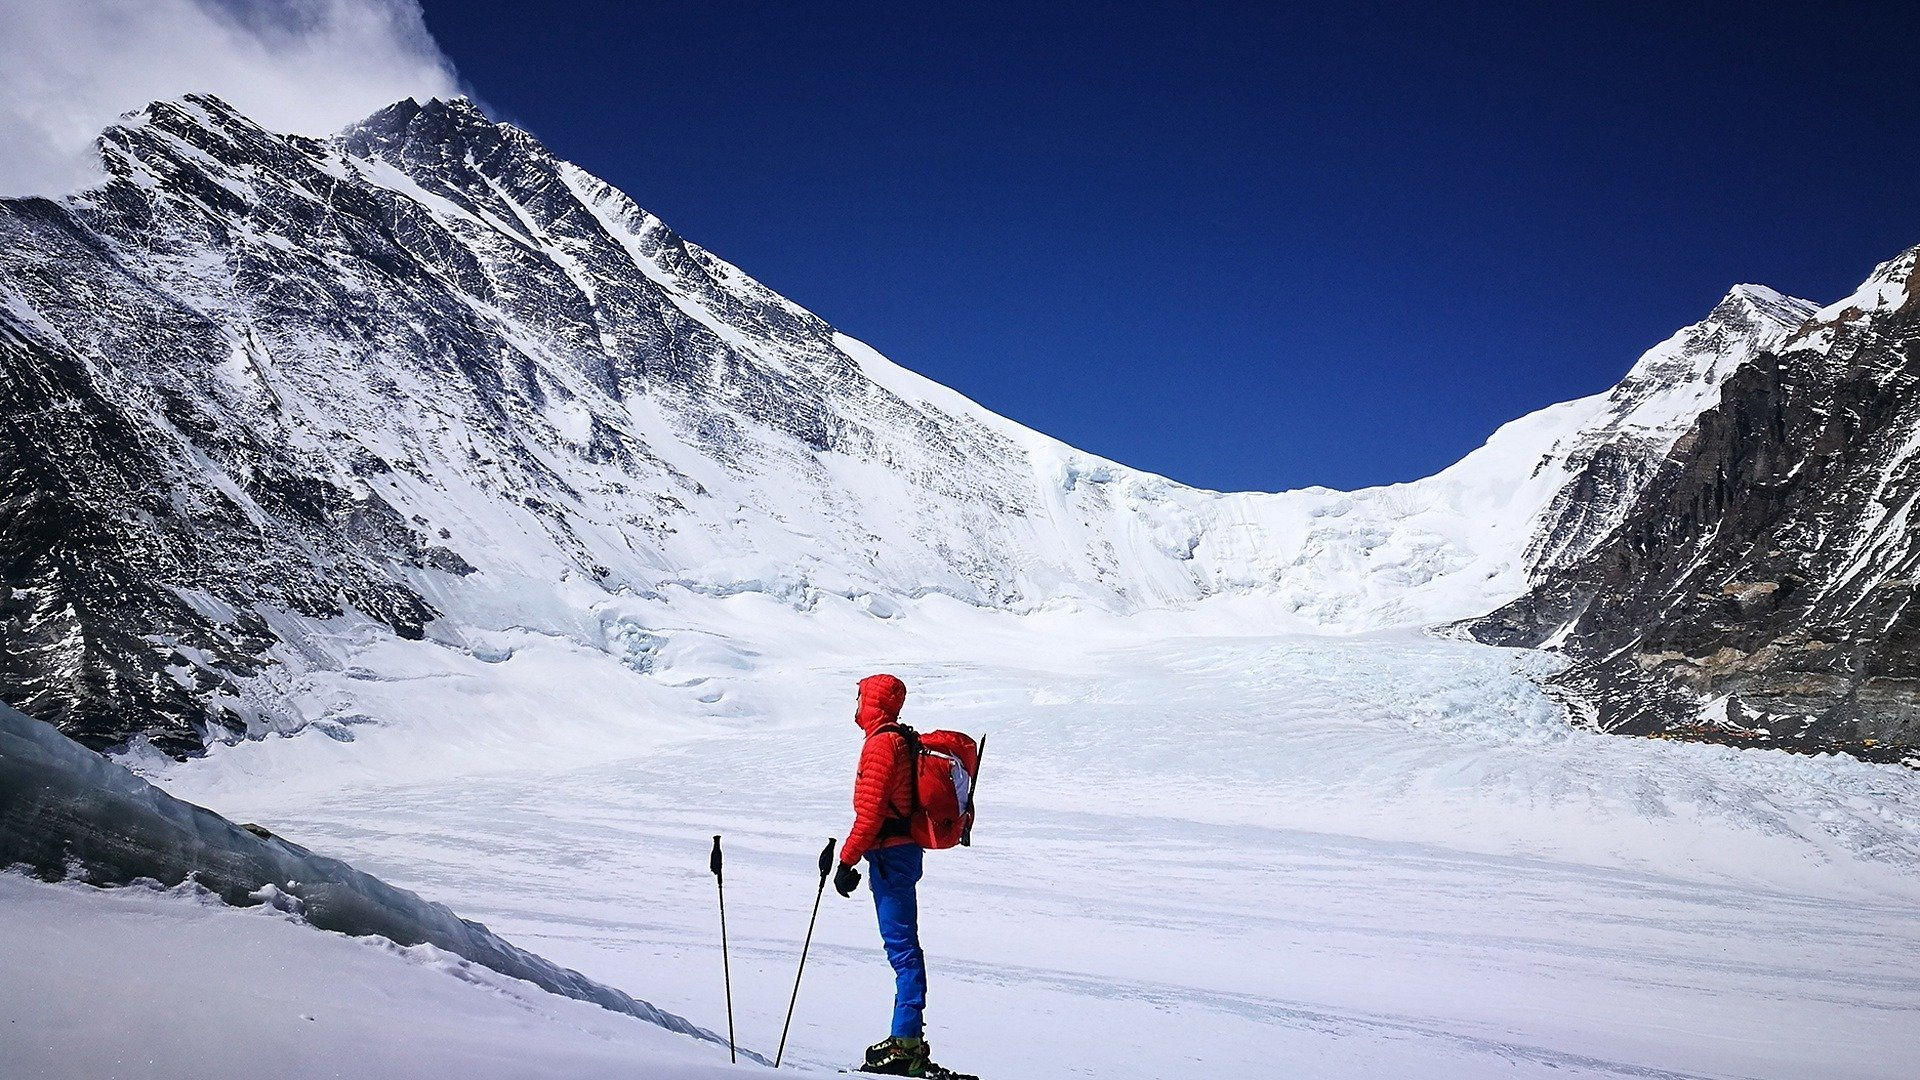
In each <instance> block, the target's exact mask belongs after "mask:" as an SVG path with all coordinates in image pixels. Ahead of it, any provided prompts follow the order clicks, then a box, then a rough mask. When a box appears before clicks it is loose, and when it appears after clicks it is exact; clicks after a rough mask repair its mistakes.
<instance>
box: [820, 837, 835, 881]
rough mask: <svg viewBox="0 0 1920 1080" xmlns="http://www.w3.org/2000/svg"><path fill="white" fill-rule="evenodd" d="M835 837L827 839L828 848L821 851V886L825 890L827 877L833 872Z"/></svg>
mask: <svg viewBox="0 0 1920 1080" xmlns="http://www.w3.org/2000/svg"><path fill="white" fill-rule="evenodd" d="M833 845H834V839H833V837H831V836H829V837H827V846H826V847H823V848H821V849H820V884H821V886H822V887H823V888H824V887H825V886H826V882H827V875H828V874H831V873H832V872H833Z"/></svg>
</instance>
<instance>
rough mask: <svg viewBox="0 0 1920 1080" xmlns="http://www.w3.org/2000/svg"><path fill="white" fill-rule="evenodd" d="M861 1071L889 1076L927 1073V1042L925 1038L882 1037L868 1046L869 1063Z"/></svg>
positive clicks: (923, 1074)
mask: <svg viewBox="0 0 1920 1080" xmlns="http://www.w3.org/2000/svg"><path fill="white" fill-rule="evenodd" d="M860 1071H861V1072H867V1073H882V1074H884V1075H887V1076H925V1075H927V1043H926V1040H924V1039H882V1040H880V1041H879V1042H877V1043H874V1044H873V1045H872V1046H869V1047H867V1063H866V1064H865V1065H862V1066H860Z"/></svg>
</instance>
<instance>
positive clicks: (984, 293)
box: [426, 0, 1920, 489]
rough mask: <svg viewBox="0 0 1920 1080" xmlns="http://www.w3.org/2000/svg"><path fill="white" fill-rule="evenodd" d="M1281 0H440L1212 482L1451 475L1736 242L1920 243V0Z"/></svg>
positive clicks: (649, 147) (849, 302)
mask: <svg viewBox="0 0 1920 1080" xmlns="http://www.w3.org/2000/svg"><path fill="white" fill-rule="evenodd" d="M1292 6H1293V5H1285V4H1271V3H1267V4H1252V5H1244V6H1241V5H1231V4H1171V3H1170V4H1126V3H1118V2H1115V3H1088V4H1079V3H1057V2H1042V3H1019V4H1001V3H988V2H970V3H965V4H946V5H931V4H915V3H906V4H902V3H886V4H853V3H789V2H776V0H759V2H730V0H702V2H680V3H673V4H652V3H616V2H593V3H578V4H565V5H548V6H544V7H539V6H530V5H528V4H527V3H525V2H524V0H516V2H512V3H505V2H492V0H458V2H454V0H427V2H426V9H427V20H428V24H429V26H430V27H431V28H432V30H433V31H434V33H435V34H436V35H437V36H438V38H439V40H440V43H441V45H442V47H443V48H444V49H445V50H446V51H447V53H448V55H449V56H451V57H452V58H453V60H454V62H455V63H456V64H457V65H458V66H459V68H460V71H461V73H462V74H463V75H464V76H465V77H466V79H467V80H468V81H469V82H470V83H471V84H472V85H473V87H474V88H475V90H476V91H477V93H478V95H479V96H480V97H481V98H482V100H484V101H485V102H486V103H487V104H488V105H489V106H490V107H491V108H492V109H493V110H494V112H495V113H496V115H499V116H500V117H502V118H504V119H509V120H513V121H515V122H516V123H519V124H521V125H523V126H525V127H527V128H529V129H531V130H532V131H533V132H534V133H536V134H537V135H539V136H540V137H541V138H543V139H544V140H545V141H546V142H547V143H548V145H550V146H551V147H552V148H553V149H554V150H555V152H557V153H558V154H560V155H561V156H563V157H566V158H569V159H571V160H573V161H576V162H579V163H580V164H581V165H583V166H584V167H586V168H588V169H590V170H591V171H593V172H595V173H597V174H599V175H601V176H602V177H605V178H606V179H608V180H609V181H611V182H613V183H614V184H616V185H618V186H620V187H621V188H623V189H625V190H626V191H627V192H628V193H630V194H631V195H633V196H634V198H635V199H636V200H637V201H638V202H639V203H640V204H641V205H643V206H645V207H647V208H648V209H650V210H652V211H654V212H655V213H657V214H659V215H660V216H661V217H663V218H665V219H666V220H667V222H668V223H669V224H671V225H673V226H674V227H675V228H677V229H679V230H680V231H681V232H682V233H683V234H685V235H686V236H688V237H689V238H690V239H692V240H694V241H695V242H697V243H700V244H703V245H705V246H707V247H708V248H710V249H712V250H713V251H715V252H716V253H718V254H719V255H721V256H722V257H724V258H727V259H729V260H731V261H733V262H735V263H737V264H738V265H740V266H741V267H742V268H743V269H745V270H746V271H747V272H748V273H751V274H753V275H754V276H756V277H758V278H760V279H761V280H762V281H764V282H766V283H767V284H768V285H769V286H771V287H773V288H774V289H777V290H779V291H780V292H782V293H784V294H786V295H788V296H790V297H792V298H793V299H795V300H796V301H798V302H800V303H801V304H804V305H805V306H807V307H809V308H811V309H812V310H814V311H816V312H818V313H819V314H820V315H821V316H823V317H824V318H826V319H827V320H829V321H830V322H832V323H834V324H835V325H836V326H838V327H840V328H841V329H843V330H845V331H846V332H848V333H850V334H852V335H854V336H855V337H859V338H862V339H864V340H866V341H868V342H870V343H871V344H873V345H874V346H875V347H877V348H879V349H880V350H881V351H882V352H884V353H886V354H888V355H889V356H891V357H893V358H894V359H895V360H897V361H899V362H900V363H902V364H905V365H906V366H908V367H910V368H913V369H915V370H918V371H920V372H923V373H925V374H927V375H929V376H931V377H932V378H935V379H937V380H939V381H941V382H944V383H947V384H948V385H951V386H953V387H955V388H957V389H959V390H961V391H963V392H964V393H966V394H968V395H969V396H971V397H973V398H975V399H976V400H978V401H980V402H981V403H983V404H985V405H986V406H988V407H989V408H992V409H994V410H996V411H998V412H1001V413H1004V414H1006V415H1008V416H1011V417H1013V418H1015V419H1017V420H1020V421H1022V422H1023V423H1026V424H1029V425H1031V426H1033V427H1036V428H1039V429H1041V430H1043V431H1046V432H1048V433H1050V434H1053V435H1056V436H1058V437H1060V438H1063V439H1065V440H1067V441H1068V442H1071V443H1074V444H1076V445H1078V446H1081V447H1083V448H1085V449H1088V450H1091V451H1095V452H1097V453H1101V454H1105V455H1107V456H1110V457H1113V458H1116V459H1118V460H1120V461H1123V462H1125V463H1127V464H1129V465H1135V466H1139V467H1141V468H1146V469H1151V470H1154V471H1156V472H1162V473H1166V474H1167V475H1170V476H1172V477H1174V478H1176V479H1179V480H1183V481H1186V482H1188V483H1193V484H1199V485H1202V486H1207V487H1216V488H1228V489H1236V488H1263V489H1274V488H1285V487H1296V486H1301V485H1305V484H1313V483H1321V484H1328V485H1331V486H1336V487H1352V486H1358V485H1362V484H1369V483H1380V482H1387V481H1393V480H1403V479H1411V478H1414V477H1417V476H1421V475H1425V474H1428V473H1431V472H1433V471H1435V470H1437V469H1439V468H1442V467H1444V466H1445V465H1447V464H1448V463H1450V462H1452V461H1454V460H1455V459H1457V458H1458V457H1460V456H1461V455H1462V454H1463V453H1465V452H1466V451H1467V450H1469V449H1471V448H1472V447H1474V446H1475V445H1478V443H1479V442H1480V441H1481V440H1482V439H1484V438H1485V437H1486V435H1487V434H1488V433H1489V432H1491V431H1492V430H1493V429H1494V428H1495V427H1497V426H1499V425H1500V424H1501V423H1504V422H1505V421H1507V420H1510V419H1512V418H1514V417H1516V416H1519V415H1521V414H1522V413H1525V412H1527V411H1529V410H1531V409H1534V408H1537V407H1539V406H1542V405H1545V404H1548V403H1550V402H1554V401H1559V400H1564V399H1567V398H1571V397H1577V396H1580V395H1583V394H1588V393H1592V392H1595V391H1598V390H1602V389H1604V388H1606V387H1607V386H1609V385H1611V384H1612V383H1613V382H1614V381H1615V380H1616V379H1618V377H1619V376H1620V375H1621V374H1622V373H1623V372H1624V371H1625V370H1626V368H1627V366H1628V365H1629V364H1630V363H1631V362H1632V361H1633V359H1634V358H1635V357H1636V356H1637V355H1638V354H1639V353H1640V352H1641V351H1643V350H1644V349H1645V348H1647V347H1648V346H1650V345H1652V344H1653V343H1654V342H1656V341H1658V340H1659V339H1661V338H1663V337H1665V336H1667V335H1668V334H1669V333H1671V332H1672V331H1673V330H1675V329H1677V328H1678V327H1680V326H1682V325H1684V324H1686V323H1688V322H1691V321H1693V320H1695V319H1697V318H1699V317H1700V316H1701V315H1702V314H1704V313H1705V311H1706V310H1707V309H1708V308H1709V307H1711V306H1712V305H1713V303H1714V302H1715V301H1716V300H1717V299H1718V298H1719V297H1720V296H1721V295H1722V294H1723V293H1724V292H1725V290H1726V289H1727V287H1728V286H1730V285H1732V284H1733V283H1735V282H1739V281H1757V282H1761V283H1764V284H1769V285H1773V286H1775V287H1777V288H1780V289H1783V290H1785V291H1788V292H1793V293H1797V294H1799V295H1803V296H1807V297H1809V298H1812V299H1817V300H1820V301H1823V302H1825V301H1828V300H1832V299H1835V298H1837V297H1839V296H1841V295H1844V294H1845V293H1847V292H1848V291H1850V290H1851V289H1852V287H1853V286H1854V285H1855V284H1856V283H1857V282H1858V281H1859V280H1860V279H1861V278H1863V277H1865V276H1866V274H1867V273H1868V272H1869V271H1870V270H1871V268H1872V266H1873V264H1874V263H1875V262H1877V261H1879V260H1881V259H1884V258H1888V257H1890V256H1892V255H1894V254H1895V253H1897V252H1898V251H1899V250H1901V249H1902V248H1905V247H1907V246H1909V245H1911V244H1914V243H1917V242H1920V193H1916V179H1917V178H1920V85H1917V84H1920V78H1917V77H1916V76H1917V75H1920V61H1916V59H1915V55H1916V54H1915V52H1914V48H1915V42H1916V41H1917V40H1920V35H1917V34H1916V29H1920V27H1916V26H1915V25H1914V21H1913V20H1912V19H1911V18H1910V17H1906V16H1896V15H1894V14H1891V12H1892V11H1896V10H1898V9H1893V8H1890V9H1888V10H1886V11H1874V10H1870V9H1868V8H1864V7H1854V8H1847V9H1841V8H1839V7H1837V6H1835V7H1828V8H1827V10H1825V11H1822V10H1817V9H1818V8H1821V7H1826V6H1824V5H1805V7H1804V10H1801V11H1799V12H1797V13H1796V12H1795V10H1794V9H1793V8H1791V7H1787V8H1783V9H1781V10H1778V11H1775V10H1771V9H1768V8H1767V7H1766V6H1765V5H1742V6H1738V7H1735V6H1728V7H1725V8H1721V9H1709V8H1707V7H1704V6H1699V7H1696V6H1694V5H1674V4H1655V5H1647V6H1645V7H1637V6H1634V5H1617V4H1616V5H1574V4H1516V5H1512V6H1492V5H1479V6H1447V5H1436V4H1420V5H1413V4H1408V5H1351V6H1350V7H1351V10H1349V9H1348V7H1349V6H1347V5H1342V10H1339V11H1322V12H1309V13H1300V12H1291V11H1287V10H1285V9H1287V8H1291V7H1292ZM1681 8H1685V9H1686V10H1678V9H1681ZM1670 9H1672V10H1670Z"/></svg>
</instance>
